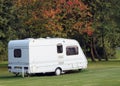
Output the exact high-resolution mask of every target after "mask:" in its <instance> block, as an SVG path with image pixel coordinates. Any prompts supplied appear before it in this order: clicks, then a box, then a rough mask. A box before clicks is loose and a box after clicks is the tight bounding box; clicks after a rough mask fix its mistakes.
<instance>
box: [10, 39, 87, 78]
mask: <svg viewBox="0 0 120 86" xmlns="http://www.w3.org/2000/svg"><path fill="white" fill-rule="evenodd" d="M87 64H88V62H87V59H86V57H85V55H84V53H83V51H82V49H81V47H80V45H79V43H78V42H77V41H76V40H73V39H64V38H38V39H33V38H28V39H24V40H11V41H10V42H9V43H8V70H9V72H12V73H14V74H16V75H18V74H20V73H21V74H22V76H23V77H24V74H35V73H47V72H55V74H56V75H60V74H61V73H62V72H65V71H68V70H80V69H86V68H87Z"/></svg>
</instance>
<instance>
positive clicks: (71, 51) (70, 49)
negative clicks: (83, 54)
mask: <svg viewBox="0 0 120 86" xmlns="http://www.w3.org/2000/svg"><path fill="white" fill-rule="evenodd" d="M66 55H68V56H69V55H78V47H77V46H67V47H66Z"/></svg>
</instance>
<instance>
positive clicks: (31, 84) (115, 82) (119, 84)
mask: <svg viewBox="0 0 120 86" xmlns="http://www.w3.org/2000/svg"><path fill="white" fill-rule="evenodd" d="M0 86H120V61H119V60H117V61H114V60H112V61H108V62H104V61H103V62H89V65H88V69H86V70H83V71H81V72H78V71H75V72H72V73H67V74H63V75H61V76H54V75H40V76H32V77H25V78H22V77H21V76H18V77H15V76H14V75H13V74H11V73H9V72H8V71H7V63H4V64H2V65H0Z"/></svg>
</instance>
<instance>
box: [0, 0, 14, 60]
mask: <svg viewBox="0 0 120 86" xmlns="http://www.w3.org/2000/svg"><path fill="white" fill-rule="evenodd" d="M14 11H15V9H14V6H13V3H12V0H0V60H6V59H7V43H8V41H9V40H10V39H13V38H15V37H16V36H15V34H16V33H15V30H14V29H13V27H14V24H15V22H16V16H15V14H14Z"/></svg>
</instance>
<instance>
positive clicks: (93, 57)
mask: <svg viewBox="0 0 120 86" xmlns="http://www.w3.org/2000/svg"><path fill="white" fill-rule="evenodd" d="M92 41H93V40H92V38H91V41H90V51H91V60H92V61H94V62H95V55H94V51H93V42H92Z"/></svg>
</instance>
